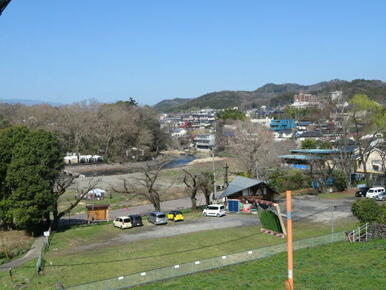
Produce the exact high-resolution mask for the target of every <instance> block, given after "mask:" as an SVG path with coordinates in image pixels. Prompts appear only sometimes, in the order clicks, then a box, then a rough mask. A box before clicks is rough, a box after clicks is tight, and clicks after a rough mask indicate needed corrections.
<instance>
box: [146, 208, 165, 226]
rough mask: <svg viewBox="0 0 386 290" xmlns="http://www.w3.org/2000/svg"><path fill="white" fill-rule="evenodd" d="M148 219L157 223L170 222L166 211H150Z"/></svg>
mask: <svg viewBox="0 0 386 290" xmlns="http://www.w3.org/2000/svg"><path fill="white" fill-rule="evenodd" d="M148 220H149V222H151V223H153V224H155V225H164V224H167V223H168V219H167V217H166V215H165V213H163V212H160V211H153V212H152V213H150V215H149V219H148Z"/></svg>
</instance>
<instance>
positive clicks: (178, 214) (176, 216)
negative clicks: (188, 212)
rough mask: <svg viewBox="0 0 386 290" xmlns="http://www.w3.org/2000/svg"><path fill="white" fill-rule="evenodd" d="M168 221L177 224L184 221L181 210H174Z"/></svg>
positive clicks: (169, 214) (170, 213)
mask: <svg viewBox="0 0 386 290" xmlns="http://www.w3.org/2000/svg"><path fill="white" fill-rule="evenodd" d="M168 219H169V220H171V221H175V222H178V221H183V220H184V215H183V214H182V212H180V211H179V210H172V211H170V212H169V213H168Z"/></svg>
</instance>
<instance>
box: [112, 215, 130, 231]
mask: <svg viewBox="0 0 386 290" xmlns="http://www.w3.org/2000/svg"><path fill="white" fill-rule="evenodd" d="M113 225H114V227H117V228H120V229H122V230H123V229H129V228H132V227H133V224H132V223H131V218H130V217H128V216H121V217H117V218H116V219H115V220H114V221H113Z"/></svg>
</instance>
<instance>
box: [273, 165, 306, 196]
mask: <svg viewBox="0 0 386 290" xmlns="http://www.w3.org/2000/svg"><path fill="white" fill-rule="evenodd" d="M268 184H269V185H270V186H271V187H272V188H273V189H275V190H276V191H277V192H283V191H286V190H296V189H301V188H306V187H310V184H311V178H310V177H309V176H307V175H306V174H305V173H304V172H303V171H302V170H299V169H287V170H279V169H278V170H276V171H274V172H272V173H271V174H270V176H269V177H268Z"/></svg>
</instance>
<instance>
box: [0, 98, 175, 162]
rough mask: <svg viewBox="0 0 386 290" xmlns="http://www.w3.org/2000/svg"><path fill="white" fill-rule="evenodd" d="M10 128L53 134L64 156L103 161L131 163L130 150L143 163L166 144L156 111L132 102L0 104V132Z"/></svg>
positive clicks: (165, 135)
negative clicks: (87, 156) (94, 156)
mask: <svg viewBox="0 0 386 290" xmlns="http://www.w3.org/2000/svg"><path fill="white" fill-rule="evenodd" d="M12 125H23V126H25V127H27V128H29V129H33V130H35V129H44V130H47V131H50V132H53V133H55V134H56V136H57V137H58V139H59V142H60V144H61V146H62V148H63V151H64V152H75V153H84V154H98V155H102V156H103V157H104V159H105V160H106V161H123V160H128V159H131V158H132V157H133V156H134V155H135V154H131V153H132V152H131V150H132V149H134V150H137V151H141V152H142V154H141V155H142V158H143V159H146V158H151V157H153V156H154V155H157V154H158V153H159V151H160V150H162V149H164V148H165V146H166V143H167V142H168V135H167V134H166V132H164V131H163V130H162V129H161V128H160V124H159V120H158V116H157V114H156V113H155V111H154V110H152V109H151V108H150V107H148V106H145V107H140V106H138V105H137V103H136V101H135V100H133V99H130V100H129V101H120V102H117V103H114V104H102V103H97V102H94V101H85V102H81V103H76V104H72V105H64V106H51V105H47V104H42V105H35V106H24V105H21V104H13V105H11V104H1V103H0V128H5V127H9V126H12ZM136 158H137V156H136Z"/></svg>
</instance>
